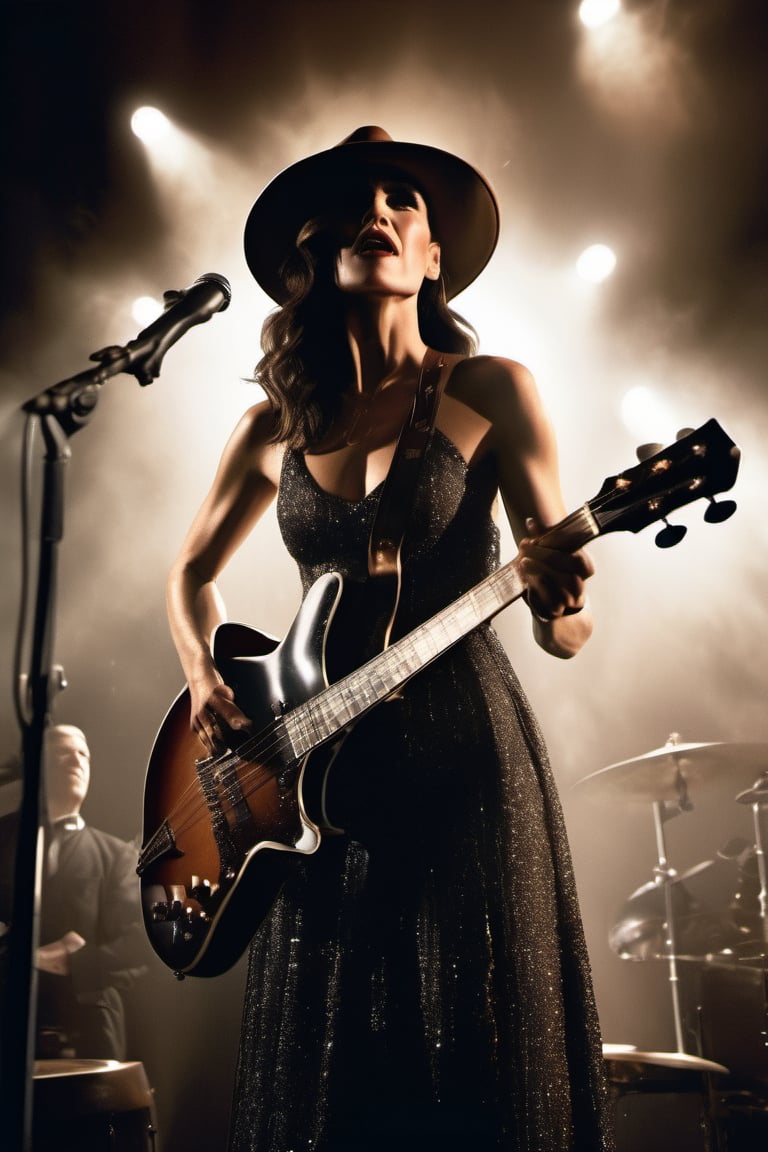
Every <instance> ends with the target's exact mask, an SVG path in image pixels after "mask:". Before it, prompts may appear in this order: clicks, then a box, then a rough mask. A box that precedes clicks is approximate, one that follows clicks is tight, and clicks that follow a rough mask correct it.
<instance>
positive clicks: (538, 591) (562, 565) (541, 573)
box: [518, 518, 595, 623]
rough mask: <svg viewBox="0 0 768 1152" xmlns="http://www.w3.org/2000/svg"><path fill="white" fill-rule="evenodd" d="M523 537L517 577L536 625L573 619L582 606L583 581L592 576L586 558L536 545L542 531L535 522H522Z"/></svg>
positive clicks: (519, 551)
mask: <svg viewBox="0 0 768 1152" xmlns="http://www.w3.org/2000/svg"><path fill="white" fill-rule="evenodd" d="M525 527H526V531H527V532H528V533H529V535H527V536H525V537H524V538H523V539H522V540H521V541H520V543H519V546H518V554H519V558H520V574H521V575H522V577H523V579H524V581H525V585H526V600H527V601H528V606H529V607H530V609H531V612H532V613H533V615H534V617H535V618H536V619H537V620H538V621H539V622H540V623H552V622H553V621H555V620H562V619H563V618H564V617H568V616H574V615H576V614H577V613H580V612H582V611H583V610H584V607H585V605H586V581H587V580H588V579H589V577H590V576H592V574H593V573H594V570H595V568H594V565H593V563H592V560H591V558H590V556H589V554H588V553H587V552H586V551H584V549H580V550H579V551H578V552H563V551H561V550H560V549H559V548H548V547H546V545H544V544H541V543H539V542H538V537H540V536H541V535H542V534H543V533H544V531H545V529H544V528H543V526H542V525H541V524H539V523H537V522H536V521H535V520H533V519H531V518H529V519H527V520H526V522H525Z"/></svg>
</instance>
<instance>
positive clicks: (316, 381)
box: [254, 218, 477, 450]
mask: <svg viewBox="0 0 768 1152" xmlns="http://www.w3.org/2000/svg"><path fill="white" fill-rule="evenodd" d="M338 247H339V242H338V229H337V228H334V227H333V226H331V225H330V224H329V222H328V221H327V220H326V219H323V218H318V219H315V220H310V221H309V222H308V223H307V224H305V226H304V227H303V228H302V230H301V232H300V233H299V236H298V238H297V240H296V249H295V252H293V253H292V254H291V256H290V257H289V258H288V260H287V261H286V263H285V265H284V267H283V269H282V275H283V280H284V283H285V285H286V288H287V290H288V299H287V300H286V302H285V304H283V305H282V307H281V308H279V309H278V310H277V311H276V312H272V313H270V315H269V316H267V318H266V320H265V321H264V325H263V328H262V333H261V344H262V349H263V352H264V355H263V357H262V359H261V360H260V361H259V363H258V364H257V365H256V370H255V375H254V378H255V380H256V383H258V384H260V385H261V387H262V388H263V389H264V391H265V393H266V395H267V397H268V399H269V400H270V402H271V404H272V407H273V411H274V422H275V423H274V428H275V430H274V434H273V440H274V441H275V442H276V443H285V444H287V445H288V446H289V447H291V448H297V449H299V450H303V449H306V448H309V447H311V446H312V445H313V444H317V443H318V442H319V441H320V440H321V439H322V437H323V435H324V434H325V433H326V431H327V430H328V427H329V425H330V424H331V422H332V421H333V418H334V416H335V415H336V414H337V412H338V410H339V406H340V403H341V397H342V395H343V393H344V391H345V389H346V387H347V386H348V385H349V383H350V382H351V379H352V374H353V364H352V357H351V353H350V351H349V344H348V341H347V337H346V329H345V327H344V314H343V310H342V305H343V297H342V294H341V293H340V292H339V291H338V290H337V289H336V287H335V264H336V255H337V251H338ZM418 315H419V331H420V333H421V338H422V340H423V341H424V343H425V344H427V346H428V347H430V348H434V349H435V350H436V351H438V352H460V353H463V354H464V355H472V354H473V353H474V352H475V351H476V349H477V341H476V333H475V332H474V329H472V328H471V327H470V325H469V324H467V322H466V321H465V320H463V319H462V318H461V317H460V316H459V315H458V314H457V313H456V312H453V311H452V310H451V309H450V308H449V307H448V303H447V300H446V296H445V287H444V285H443V280H442V277H441V278H440V279H439V280H426V279H425V281H424V283H423V284H422V286H421V290H420V292H419V297H418Z"/></svg>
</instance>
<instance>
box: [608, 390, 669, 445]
mask: <svg viewBox="0 0 768 1152" xmlns="http://www.w3.org/2000/svg"><path fill="white" fill-rule="evenodd" d="M621 419H622V421H623V424H624V427H625V428H626V429H627V431H628V432H629V433H630V434H631V435H632V436H634V437H635V438H636V439H637V440H638V442H641V441H642V442H644V443H645V442H650V441H659V442H661V443H664V444H666V443H667V442H668V441H671V440H673V439H674V436H675V430H676V428H677V427H678V425H677V424H676V422H675V418H674V414H673V413H672V412H671V411H670V408H669V405H668V404H667V403H666V402H665V401H664V400H663V399H662V397H661V396H660V395H659V393H658V392H657V391H656V390H655V389H654V388H652V387H650V386H649V385H648V384H635V385H633V387H631V388H628V389H627V391H626V392H625V393H624V396H623V397H622V401H621Z"/></svg>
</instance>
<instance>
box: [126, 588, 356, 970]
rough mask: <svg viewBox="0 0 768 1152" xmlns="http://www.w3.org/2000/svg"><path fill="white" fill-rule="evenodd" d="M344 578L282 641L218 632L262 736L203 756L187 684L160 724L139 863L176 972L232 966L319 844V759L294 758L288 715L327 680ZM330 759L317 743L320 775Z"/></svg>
mask: <svg viewBox="0 0 768 1152" xmlns="http://www.w3.org/2000/svg"><path fill="white" fill-rule="evenodd" d="M342 587H343V581H342V577H341V576H339V575H338V574H337V573H330V574H328V575H326V576H323V577H321V578H320V580H318V581H317V583H316V584H315V585H314V586H313V587H312V588H311V589H310V592H309V594H308V595H307V597H306V599H305V600H304V603H303V604H302V606H301V609H300V611H299V613H298V615H297V616H296V619H295V620H294V622H293V625H292V627H291V629H290V631H289V632H288V634H287V635H286V637H285V639H284V640H283V641H282V643H280V644H278V643H277V642H276V641H275V640H273V639H271V638H270V637H266V636H264V635H262V634H261V633H259V632H256V631H255V630H252V629H249V628H246V627H245V626H244V625H239V624H234V625H232V624H224V625H221V627H219V628H218V629H217V630H216V633H215V636H214V646H213V647H214V659H215V660H216V664H217V666H218V667H219V669H220V670H221V672H222V675H223V677H224V679H225V682H226V683H227V684H229V685H230V686H231V687H232V688H233V689H234V691H235V698H236V700H237V703H238V705H239V707H240V708H242V710H243V711H244V712H245V713H246V714H247V715H248V716H249V717H250V718H251V719H252V721H253V731H254V732H256V733H259V734H261V738H257V739H256V740H249V739H248V737H246V738H245V739H244V740H242V739H241V740H240V743H239V746H235V742H234V740H233V749H232V754H231V755H227V756H219V757H217V758H216V759H212V758H205V757H204V755H203V748H202V745H201V743H200V741H199V740H198V738H197V736H196V735H195V734H194V733H193V732H192V731H191V729H190V726H189V719H190V701H189V692H188V691H187V689H185V690H184V691H183V692H182V693H181V694H180V695H179V696H178V697H177V698H176V700H175V701H174V702H173V704H172V705H171V708H170V709H169V711H168V713H167V715H166V717H165V719H164V720H163V722H162V725H161V727H160V730H159V732H158V734H157V737H156V739H155V742H154V745H153V747H152V752H151V754H150V759H149V765H148V768H147V778H146V784H145V795H144V843H143V846H142V850H141V853H140V856H139V868H138V871H139V875H140V877H141V895H142V908H143V913H144V922H145V926H146V930H147V934H148V936H149V940H150V943H151V944H152V946H153V948H154V949H155V951H156V952H157V954H158V955H159V956H160V958H161V959H162V960H163V961H164V962H165V963H166V964H167V965H168V966H169V967H170V968H171V969H173V971H174V972H176V973H177V974H178V975H179V976H181V975H200V976H213V975H217V974H219V973H221V972H224V971H226V969H227V968H229V967H231V965H232V964H233V963H234V962H235V961H236V960H237V958H238V957H239V956H240V955H241V953H242V952H243V950H244V948H245V947H246V946H247V944H248V941H249V940H250V938H251V936H252V935H253V932H254V930H255V927H256V926H257V925H258V924H259V923H260V921H261V920H262V919H263V918H264V916H265V915H266V914H267V912H268V910H269V908H270V906H271V904H272V902H273V901H274V899H275V897H276V895H277V893H278V891H279V889H280V887H281V885H282V884H283V882H284V880H285V877H286V875H287V873H288V870H289V869H290V868H291V866H292V863H293V862H294V861H295V860H296V858H297V856H299V855H308V854H311V853H313V852H315V851H316V850H317V848H318V846H319V844H320V825H319V822H316V821H315V820H314V819H312V818H311V817H310V816H309V815H308V813H307V811H306V809H305V805H304V780H305V769H306V767H307V762H308V760H309V758H310V757H309V756H305V757H304V758H303V759H296V758H295V757H294V756H293V754H292V748H291V743H290V740H289V739H288V738H287V737H286V736H285V734H284V733H283V732H282V729H281V722H280V716H281V714H282V713H283V712H285V711H288V710H289V709H291V708H293V707H295V706H296V705H297V704H300V703H302V702H304V701H306V700H309V699H311V698H312V697H313V696H316V695H317V694H318V693H320V692H321V691H322V690H323V689H324V688H326V687H327V683H328V681H327V676H326V667H325V654H326V646H327V638H328V632H329V628H330V624H331V621H332V619H333V617H334V615H335V612H336V607H337V605H338V603H339V600H340V598H341V594H342ZM233 735H234V734H233ZM251 745H255V748H253V749H252V748H251ZM328 758H329V753H328V751H326V749H324V748H320V749H318V750H317V751H316V752H313V753H312V760H313V770H314V768H316V767H317V769H318V775H319V776H322V775H324V770H323V766H322V764H323V761H327V760H328ZM223 920H225V921H226V925H225V928H222V927H221V925H222V921H223Z"/></svg>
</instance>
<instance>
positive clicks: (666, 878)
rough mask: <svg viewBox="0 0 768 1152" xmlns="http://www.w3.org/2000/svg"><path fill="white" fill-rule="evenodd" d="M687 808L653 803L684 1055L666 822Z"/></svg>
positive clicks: (658, 867)
mask: <svg viewBox="0 0 768 1152" xmlns="http://www.w3.org/2000/svg"><path fill="white" fill-rule="evenodd" d="M685 808H690V802H689V801H687V800H686V801H684V802H682V801H681V803H680V804H679V805H676V806H675V811H673V812H671V811H670V809H669V808H668V807H667V805H666V804H665V802H664V801H663V800H654V801H653V823H654V827H655V830H656V855H657V862H656V866H655V867H654V869H653V875H654V879H655V880H656V883H657V884H663V885H664V915H665V917H666V927H667V932H666V940H665V943H666V947H667V961H668V968H669V977H668V979H669V987H670V993H671V996H672V1016H673V1021H674V1026H675V1044H676V1049H675V1050H676V1051H677V1052H681V1053H682V1052H685V1048H684V1047H683V1019H682V1011H681V1008H680V981H679V976H678V972H677V937H676V933H675V917H674V910H673V899H672V882H673V880H674V879H675V877H676V876H677V872H676V871H675V869H674V868H670V866H669V862H668V860H667V845H666V837H665V834H664V822H665V820H669V819H671V818H672V816H675V815H677V813H678V812H681V811H683V810H684V809H685Z"/></svg>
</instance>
